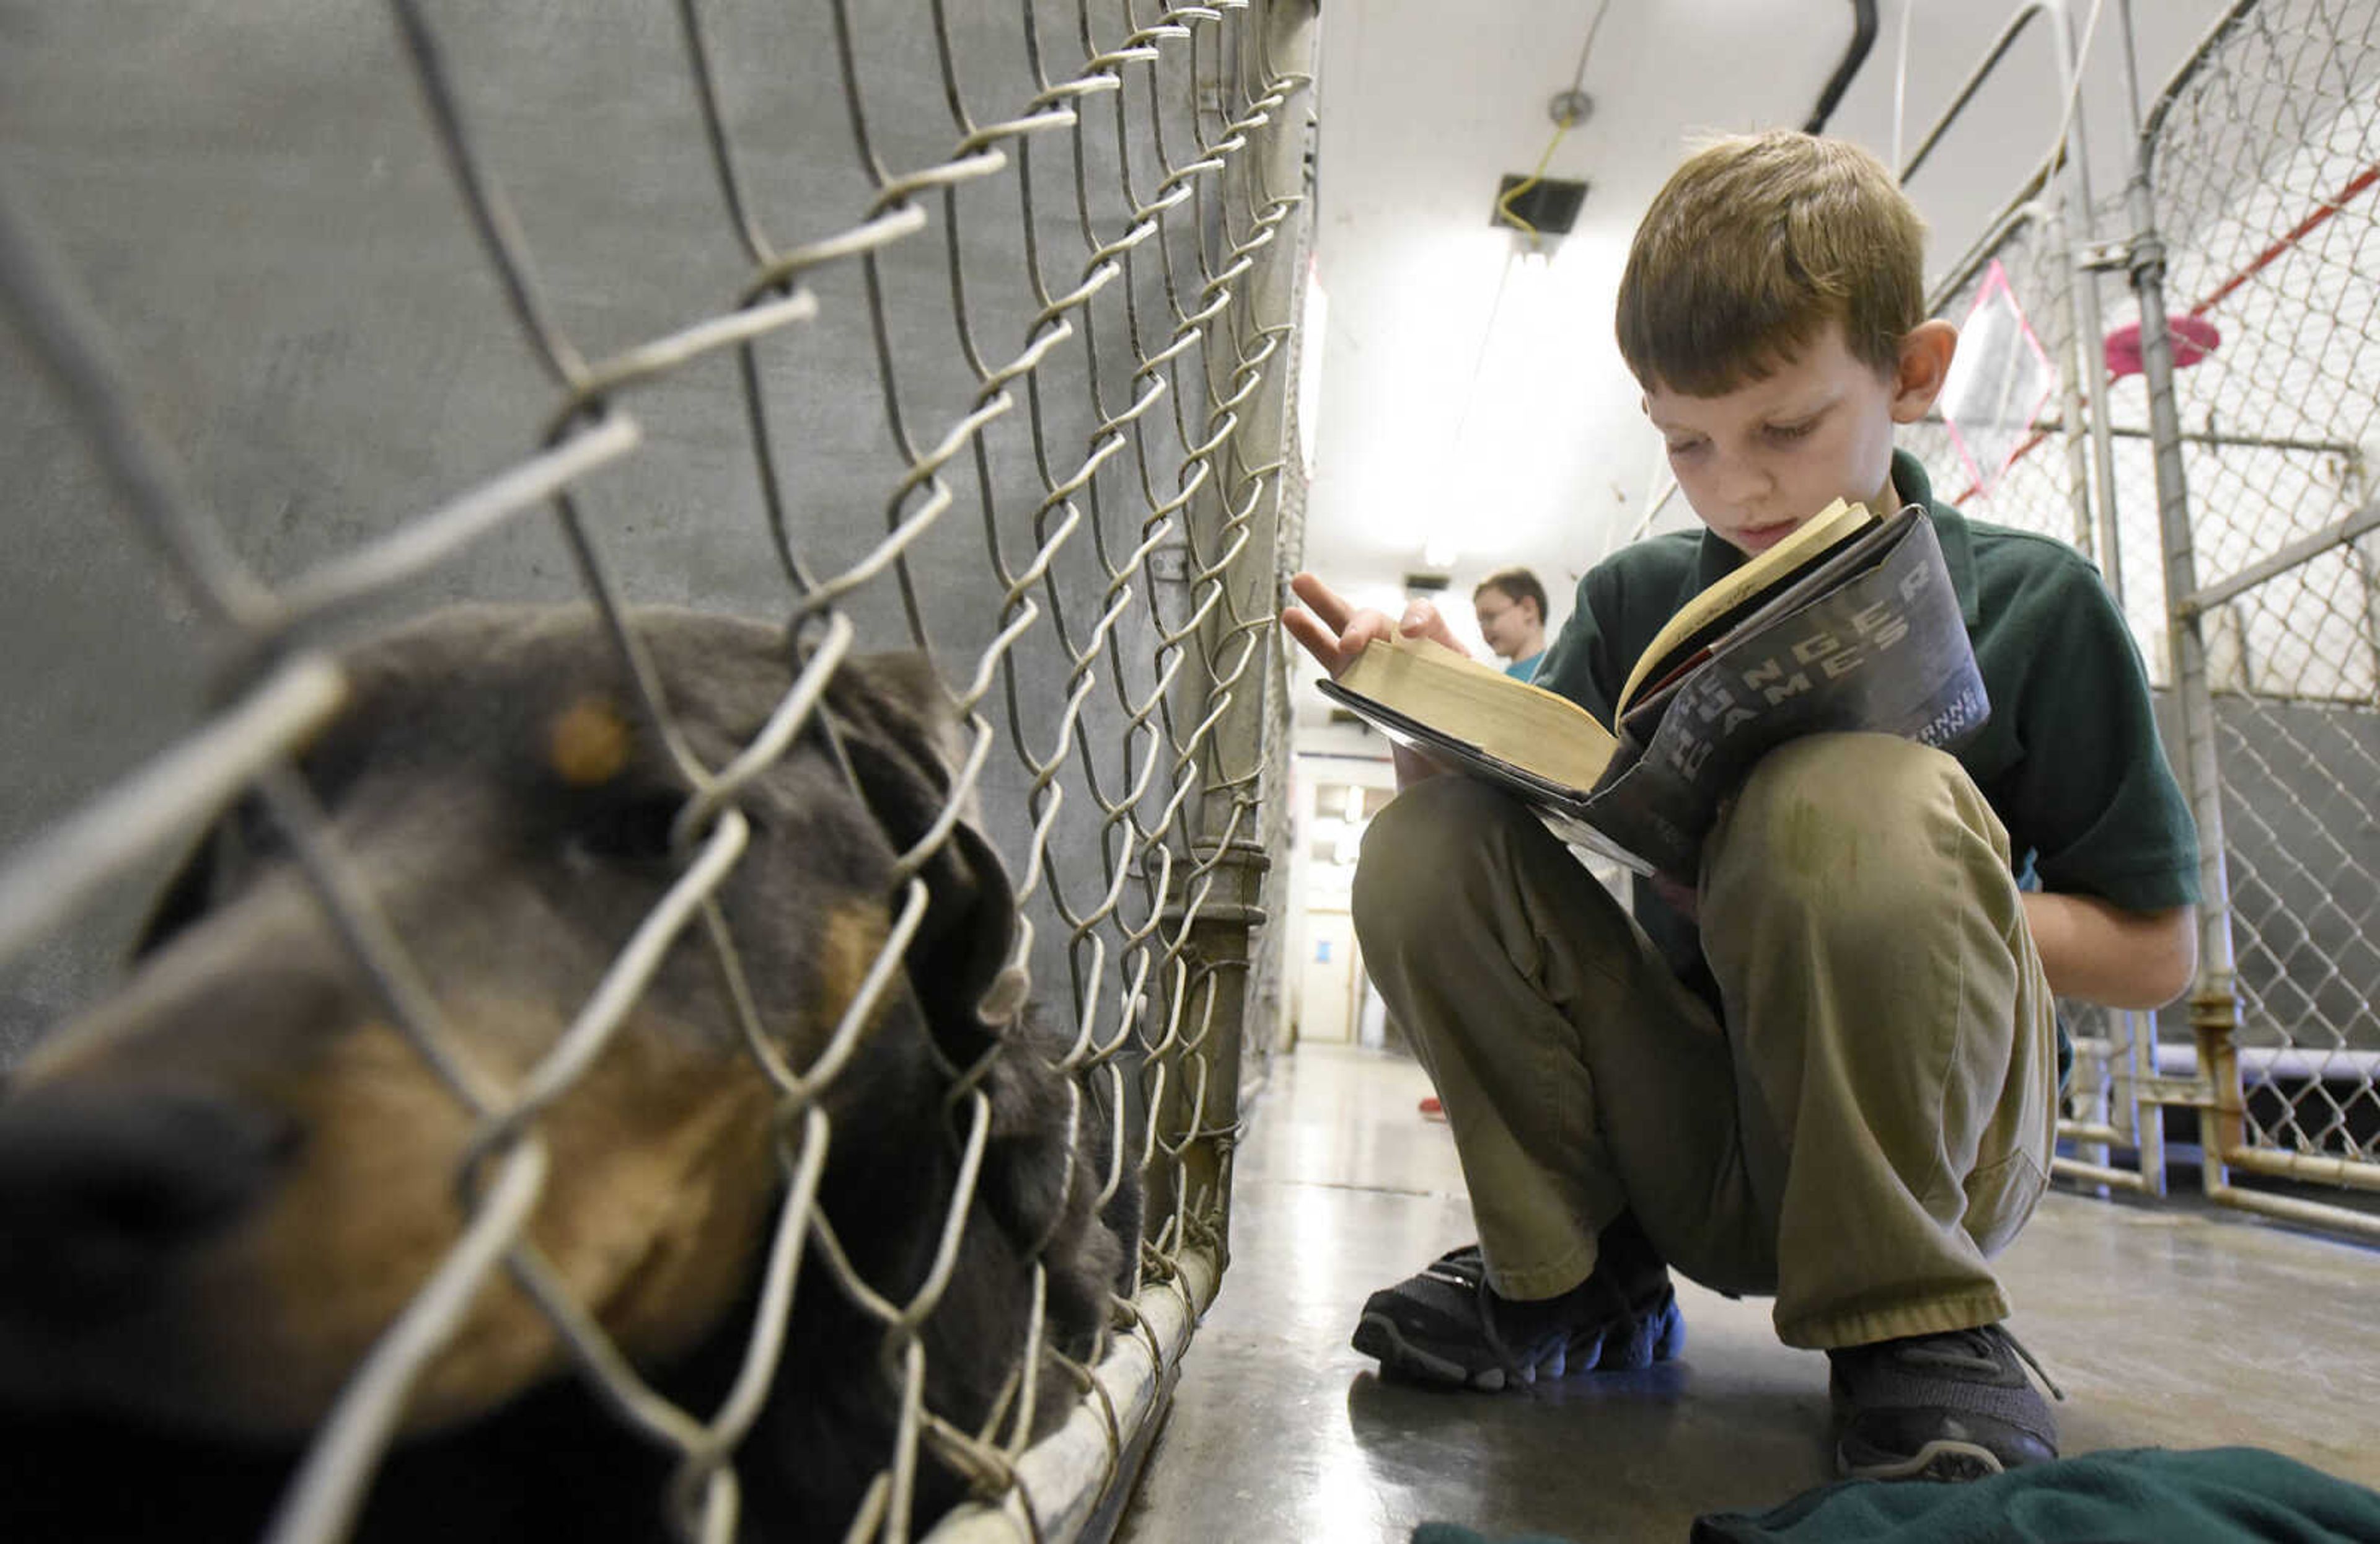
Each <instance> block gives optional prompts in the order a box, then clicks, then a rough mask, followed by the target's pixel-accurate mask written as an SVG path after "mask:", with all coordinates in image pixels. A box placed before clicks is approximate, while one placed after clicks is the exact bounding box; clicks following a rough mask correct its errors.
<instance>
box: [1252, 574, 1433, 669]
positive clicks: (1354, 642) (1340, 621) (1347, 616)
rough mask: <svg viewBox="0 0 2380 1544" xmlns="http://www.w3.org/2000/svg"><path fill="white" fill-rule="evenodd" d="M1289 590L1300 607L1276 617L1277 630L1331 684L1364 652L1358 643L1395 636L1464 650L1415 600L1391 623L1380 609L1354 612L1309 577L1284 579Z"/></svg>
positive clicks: (1430, 607) (1428, 608)
mask: <svg viewBox="0 0 2380 1544" xmlns="http://www.w3.org/2000/svg"><path fill="white" fill-rule="evenodd" d="M1289 588H1290V590H1291V591H1292V592H1293V593H1294V594H1295V595H1296V596H1297V598H1298V599H1299V600H1301V601H1303V602H1305V606H1303V607H1299V606H1290V607H1287V608H1285V609H1283V610H1282V612H1281V626H1284V627H1287V628H1288V629H1289V636H1290V637H1292V638H1295V639H1297V641H1298V644H1299V645H1300V647H1302V648H1304V649H1305V651H1306V652H1307V653H1309V654H1311V655H1313V656H1314V657H1315V659H1316V660H1318V661H1319V662H1320V663H1321V665H1322V668H1323V669H1324V670H1325V671H1328V672H1329V673H1330V677H1331V678H1332V679H1333V680H1336V679H1338V677H1339V676H1340V675H1342V674H1343V673H1344V672H1345V671H1346V669H1347V667H1348V666H1349V665H1351V664H1354V663H1355V661H1356V660H1357V658H1358V657H1360V656H1361V655H1362V654H1363V652H1364V645H1366V644H1367V643H1369V642H1371V641H1372V640H1373V639H1374V638H1378V639H1380V640H1381V641H1382V642H1394V641H1395V640H1396V639H1397V638H1400V637H1403V638H1428V639H1430V640H1431V641H1432V642H1434V643H1442V644H1444V645H1446V647H1448V648H1449V649H1451V650H1454V651H1455V652H1456V653H1458V654H1460V653H1463V652H1464V651H1465V650H1464V649H1463V645H1462V644H1461V643H1460V642H1459V641H1457V639H1456V638H1455V636H1454V632H1453V630H1452V629H1451V628H1450V627H1449V626H1447V625H1446V618H1445V617H1443V616H1440V615H1439V614H1438V608H1437V607H1436V606H1433V605H1431V604H1430V603H1429V602H1427V601H1415V602H1413V604H1411V605H1409V606H1407V607H1406V608H1405V614H1404V615H1403V616H1402V617H1399V618H1397V619H1396V620H1395V621H1390V619H1389V614H1388V613H1386V612H1384V611H1373V610H1370V609H1369V608H1366V609H1363V610H1357V609H1356V608H1355V607H1353V606H1351V605H1349V604H1348V603H1347V602H1346V601H1345V599H1344V598H1342V596H1341V595H1340V594H1339V593H1338V592H1337V591H1335V590H1332V589H1331V588H1330V586H1329V585H1327V584H1324V583H1323V582H1322V581H1321V580H1320V579H1318V578H1316V577H1314V576H1313V575H1312V574H1300V575H1298V576H1297V577H1294V578H1293V579H1291V580H1290V581H1289Z"/></svg>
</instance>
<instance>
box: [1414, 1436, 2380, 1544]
mask: <svg viewBox="0 0 2380 1544" xmlns="http://www.w3.org/2000/svg"><path fill="white" fill-rule="evenodd" d="M2243 1538H2248V1539H2260V1540H2265V1541H2268V1544H2369V1541H2371V1540H2375V1539H2380V1494H2375V1493H2374V1492H2373V1491H2370V1490H2367V1489H2364V1488H2363V1487H2362V1486H2360V1485H2352V1484H2350V1483H2349V1482H2348V1481H2346V1480H2343V1479H2337V1478H2334V1477H2331V1476H2329V1475H2326V1474H2324V1473H2323V1472H2322V1471H2321V1470H2319V1469H2313V1468H2309V1467H2307V1466H2306V1465H2303V1464H2301V1463H2299V1462H2298V1461H2297V1460H2295V1459H2293V1458H2284V1457H2282V1456H2281V1455H2280V1454H2279V1453H2267V1452H2265V1450H2264V1449H2262V1448H2200V1449H2193V1450H2186V1451H2178V1450H2174V1449H2169V1448H2131V1449H2123V1450H2117V1451H2112V1452H2107V1453H2092V1454H2089V1455H2088V1456H2086V1457H2082V1458H2067V1459H2060V1460H2059V1461H2058V1462H2057V1463H2055V1464H2038V1465H2033V1466H2031V1467H2029V1468H2022V1469H2012V1470H2010V1472H2008V1473H2007V1474H2003V1475H1996V1476H1994V1477H1991V1478H1990V1479H1982V1480H1976V1481H1975V1482H1973V1484H1970V1485H1924V1484H1885V1483H1882V1482H1879V1481H1876V1480H1872V1479H1853V1480H1844V1481H1842V1482H1840V1483H1839V1484H1834V1485H1828V1486H1822V1487H1820V1488H1819V1489H1815V1490H1809V1491H1804V1492H1803V1494H1801V1495H1799V1496H1796V1497H1794V1498H1793V1499H1792V1500H1791V1501H1787V1502H1785V1503H1784V1504H1783V1505H1782V1506H1778V1507H1772V1508H1770V1509H1769V1510H1767V1511H1766V1512H1719V1513H1713V1514H1710V1515H1709V1516H1706V1517H1697V1518H1695V1519H1694V1538H1693V1544H2083V1541H2088V1544H2133V1541H2137V1544H2237V1541H2238V1540H2240V1539H2243ZM1413 1544H1488V1541H1487V1540H1486V1539H1485V1538H1483V1537H1482V1536H1481V1535H1479V1534H1477V1533H1475V1532H1473V1531H1472V1530H1471V1529H1469V1528H1464V1527H1460V1526H1455V1525H1453V1524H1450V1523H1425V1524H1423V1525H1422V1526H1420V1527H1418V1528H1415V1530H1414V1536H1413ZM1503 1544H1566V1541H1564V1540H1561V1539H1557V1538H1548V1537H1545V1536H1542V1535H1537V1536H1531V1537H1528V1538H1512V1539H1508V1540H1505V1541H1503Z"/></svg>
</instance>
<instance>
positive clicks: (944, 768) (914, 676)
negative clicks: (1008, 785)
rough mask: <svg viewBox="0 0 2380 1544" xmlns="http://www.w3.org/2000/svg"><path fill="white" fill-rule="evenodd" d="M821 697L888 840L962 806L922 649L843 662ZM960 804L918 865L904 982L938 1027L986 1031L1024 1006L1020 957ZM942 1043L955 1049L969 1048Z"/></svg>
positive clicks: (957, 746)
mask: <svg viewBox="0 0 2380 1544" xmlns="http://www.w3.org/2000/svg"><path fill="white" fill-rule="evenodd" d="M827 700H828V703H829V706H830V708H831V710H832V719H833V723H832V728H833V730H834V731H835V734H836V738H837V740H838V742H839V744H840V747H841V748H842V751H843V754H844V759H845V760H847V761H848V763H849V765H850V768H851V772H852V774H853V778H854V781H855V783H856V785H857V787H858V791H859V795H860V796H861V797H862V798H863V799H865V800H866V801H867V803H868V810H869V813H871V814H872V815H873V816H874V817H875V820H876V823H877V825H878V826H879V827H880V828H881V829H882V831H883V833H884V835H885V837H886V839H887V840H888V841H889V842H890V843H891V844H892V847H893V848H894V850H896V851H899V852H907V851H908V850H909V849H911V848H912V847H914V846H916V845H917V844H918V843H919V842H921V841H923V840H924V839H925V838H926V837H927V835H928V834H929V833H931V832H932V831H933V830H934V828H935V826H936V824H937V823H938V822H940V821H941V820H942V818H943V816H944V815H945V814H946V813H947V812H948V811H949V809H950V808H951V805H952V803H953V800H957V801H959V802H960V803H961V804H962V805H963V806H965V807H971V806H972V805H973V803H974V796H973V794H972V793H971V792H969V791H962V790H954V789H953V770H954V768H955V766H956V765H957V763H958V762H959V760H961V758H962V755H963V752H964V738H963V736H961V734H960V731H959V728H958V723H957V718H956V714H955V712H954V711H953V705H952V702H951V698H950V694H949V692H948V691H946V690H945V689H944V688H943V687H942V684H941V679H940V678H939V677H938V676H937V675H935V674H934V670H933V667H932V665H931V663H929V662H928V661H927V660H926V659H925V658H924V657H923V656H922V655H916V654H876V655H868V656H863V657H860V658H857V659H854V660H851V661H849V662H846V663H844V666H843V668H842V669H840V670H839V671H837V672H836V674H835V676H834V680H833V683H832V686H831V687H830V688H829V691H828V698H827ZM972 815H973V810H972V808H963V810H962V813H961V814H960V816H959V818H958V820H957V821H954V822H953V823H952V824H951V826H950V828H949V831H948V833H947V834H946V835H945V836H944V837H943V839H942V840H941V844H940V845H938V846H937V847H936V848H935V849H934V851H933V852H932V853H931V854H930V855H929V857H927V858H926V860H925V862H924V864H923V866H922V867H921V868H920V869H919V870H918V876H919V877H920V878H921V879H923V880H924V881H926V891H927V905H926V916H925V919H924V921H923V922H922V923H921V924H920V925H919V927H918V930H917V936H916V937H915V938H913V939H912V940H911V941H910V943H909V951H908V961H907V963H908V967H909V982H910V988H911V990H912V991H914V992H915V993H916V994H917V1000H918V1002H919V1003H920V1004H921V1005H922V1006H923V1007H924V1008H925V1010H926V1014H927V1017H928V1021H929V1023H930V1024H932V1025H933V1026H934V1027H935V1029H936V1031H937V1033H938V1034H942V1035H950V1034H969V1033H980V1032H982V1031H984V1030H997V1028H998V1027H1000V1026H1001V1025H1002V1024H1004V1023H1006V1022H1007V1021H1008V1020H1009V1019H1011V1018H1013V1017H1014V1015H1015V1014H1016V1012H1017V1010H1019V1009H1020V1008H1022V1007H1023V1006H1024V1002H1025V996H1026V985H1027V984H1026V978H1025V972H1024V970H1023V967H1021V966H1018V965H1012V963H1011V955H1012V954H1014V951H1015V948H1016V941H1017V930H1018V924H1017V916H1016V894H1015V892H1014V890H1013V889H1011V888H1010V886H1009V882H1008V870H1007V869H1006V868H1005V867H1003V866H1002V863H1001V860H1000V855H999V853H997V852H996V851H994V850H993V848H992V845H991V844H990V842H989V841H988V840H986V839H985V837H984V835H983V833H982V832H980V831H979V830H977V827H976V825H975V823H974V821H973V819H972ZM893 904H894V905H895V906H898V904H899V901H898V898H897V897H895V898H893ZM947 1049H949V1050H951V1051H952V1052H953V1053H956V1054H965V1053H968V1052H971V1051H972V1049H973V1048H972V1047H967V1046H959V1045H952V1046H949V1047H947Z"/></svg>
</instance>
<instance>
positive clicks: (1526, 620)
mask: <svg viewBox="0 0 2380 1544" xmlns="http://www.w3.org/2000/svg"><path fill="white" fill-rule="evenodd" d="M1471 610H1472V614H1474V615H1475V616H1476V617H1477V618H1478V619H1479V636H1480V637H1482V638H1486V639H1487V640H1488V648H1490V649H1492V650H1495V651H1496V657H1497V658H1498V659H1500V660H1502V661H1503V662H1504V674H1505V675H1510V676H1512V677H1513V678H1514V679H1515V680H1520V681H1526V680H1528V679H1530V678H1531V677H1532V676H1534V675H1536V673H1537V662H1538V661H1539V660H1541V659H1543V658H1545V655H1546V587H1545V586H1544V585H1541V584H1539V583H1538V582H1537V577H1536V575H1535V574H1532V573H1530V572H1529V571H1528V570H1527V569H1526V568H1499V569H1498V570H1496V572H1494V573H1492V574H1490V575H1488V577H1486V578H1484V579H1481V580H1480V581H1479V585H1478V588H1476V589H1475V590H1472V592H1471Z"/></svg>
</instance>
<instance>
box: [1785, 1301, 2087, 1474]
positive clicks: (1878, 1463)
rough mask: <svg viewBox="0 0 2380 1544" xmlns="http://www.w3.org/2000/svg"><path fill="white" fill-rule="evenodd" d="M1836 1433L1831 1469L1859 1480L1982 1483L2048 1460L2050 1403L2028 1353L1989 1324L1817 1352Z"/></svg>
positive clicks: (2052, 1438) (2053, 1439)
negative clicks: (1827, 1374) (2030, 1375)
mask: <svg viewBox="0 0 2380 1544" xmlns="http://www.w3.org/2000/svg"><path fill="white" fill-rule="evenodd" d="M1827 1359H1828V1361H1829V1362H1831V1363H1832V1364H1834V1376H1833V1379H1832V1380H1831V1381H1832V1393H1833V1398H1834V1406H1835V1419H1836V1422H1837V1425H1838V1430H1839V1432H1840V1436H1839V1437H1838V1438H1837V1440H1836V1443H1835V1466H1836V1467H1837V1468H1838V1469H1839V1470H1840V1471H1841V1472H1842V1473H1843V1474H1845V1475H1847V1476H1851V1477H1858V1478H1864V1479H1935V1480H1967V1479H1984V1478H1987V1477H1990V1476H1993V1475H1996V1474H1998V1473H2000V1472H2001V1471H2002V1470H2004V1469H2013V1468H2016V1467H2017V1466H2019V1465H2024V1464H2046V1463H2047V1462H2049V1461H2050V1460H2051V1459H2053V1458H2056V1457H2057V1456H2058V1419H2057V1417H2056V1416H2053V1415H2052V1414H2050V1409H2049V1404H2048V1402H2047V1401H2046V1400H2044V1399H2043V1398H2042V1397H2041V1395H2039V1394H2038V1393H2036V1392H2034V1387H2033V1384H2032V1382H2031V1381H2030V1380H2027V1379H2026V1377H2025V1369H2026V1368H2032V1369H2033V1371H2034V1374H2035V1375H2036V1376H2038V1377H2039V1378H2040V1379H2041V1381H2042V1384H2043V1386H2044V1387H2046V1388H2047V1389H2048V1390H2049V1392H2051V1393H2053V1394H2056V1395H2057V1396H2058V1398H2059V1399H2064V1398H2065V1397H2066V1394H2065V1392H2064V1391H2063V1390H2061V1389H2059V1388H2058V1385H2057V1384H2055V1383H2053V1382H2051V1381H2050V1380H2049V1375H2048V1374H2047V1373H2046V1372H2043V1371H2042V1370H2041V1364H2040V1363H2039V1362H2036V1361H2034V1359H2033V1353H2031V1352H2030V1351H2027V1350H2026V1349H2025V1348H2024V1347H2023V1346H2022V1345H2020V1344H2018V1343H2017V1340H2016V1337H2015V1336H2014V1335H2011V1334H2010V1333H2009V1332H2008V1331H2006V1330H2004V1329H2002V1328H2001V1327H2000V1326H1998V1325H1997V1324H1986V1325H1985V1326H1983V1327H1982V1328H1981V1329H1975V1330H1951V1331H1945V1332H1943V1333H1941V1334H1938V1335H1912V1336H1909V1337H1908V1338H1907V1339H1904V1340H1891V1341H1878V1342H1876V1343H1875V1344H1873V1345H1850V1346H1844V1347H1842V1348H1840V1350H1835V1351H1829V1352H1828V1353H1827Z"/></svg>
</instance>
